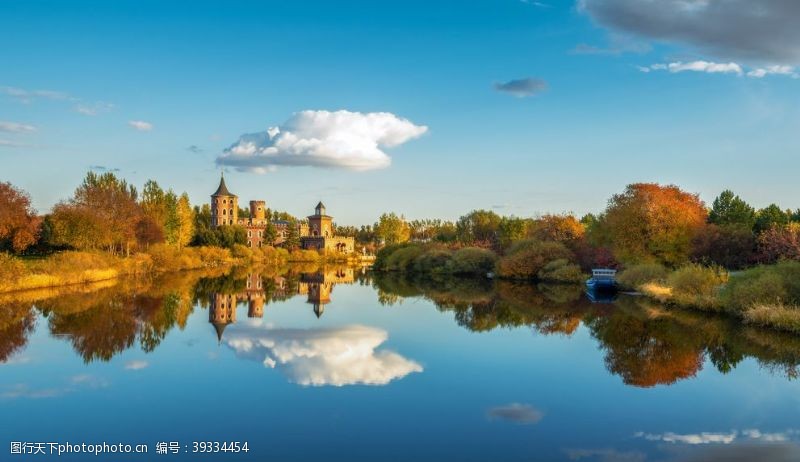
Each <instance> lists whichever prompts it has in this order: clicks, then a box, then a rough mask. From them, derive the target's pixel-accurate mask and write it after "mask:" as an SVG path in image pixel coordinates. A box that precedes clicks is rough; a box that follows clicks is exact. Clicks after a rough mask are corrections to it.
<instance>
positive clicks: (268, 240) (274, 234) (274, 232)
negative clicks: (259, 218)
mask: <svg viewBox="0 0 800 462" xmlns="http://www.w3.org/2000/svg"><path fill="white" fill-rule="evenodd" d="M277 238H278V229H277V228H276V227H275V225H274V224H272V222H271V221H268V222H267V226H266V228H264V238H263V240H264V243H265V244H267V245H275V239H277Z"/></svg>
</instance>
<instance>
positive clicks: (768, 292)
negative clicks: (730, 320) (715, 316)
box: [720, 261, 800, 313]
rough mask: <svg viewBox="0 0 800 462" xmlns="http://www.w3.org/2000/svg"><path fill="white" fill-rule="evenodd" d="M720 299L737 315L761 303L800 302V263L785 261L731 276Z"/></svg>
mask: <svg viewBox="0 0 800 462" xmlns="http://www.w3.org/2000/svg"><path fill="white" fill-rule="evenodd" d="M720 299H721V301H722V304H723V305H724V306H725V308H726V309H728V310H730V311H733V312H736V313H743V312H744V311H746V310H747V309H749V308H751V307H753V306H755V305H759V304H760V305H774V304H779V303H790V304H796V303H800V263H799V262H794V261H784V262H781V263H778V264H777V265H770V266H758V267H755V268H751V269H749V270H746V271H743V272H741V273H739V274H737V275H735V276H734V277H731V279H730V281H729V282H728V284H727V285H726V286H725V288H724V289H723V290H722V292H721V294H720Z"/></svg>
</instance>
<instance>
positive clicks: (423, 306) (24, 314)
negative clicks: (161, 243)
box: [0, 267, 800, 462]
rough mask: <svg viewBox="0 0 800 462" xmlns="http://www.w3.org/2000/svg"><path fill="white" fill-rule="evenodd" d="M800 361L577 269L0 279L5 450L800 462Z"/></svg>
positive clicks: (747, 334)
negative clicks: (487, 274)
mask: <svg viewBox="0 0 800 462" xmlns="http://www.w3.org/2000/svg"><path fill="white" fill-rule="evenodd" d="M798 365H800V337H796V336H790V335H784V334H781V333H777V332H772V331H768V330H761V329H755V328H742V327H739V326H738V325H737V323H736V322H733V321H732V320H730V319H727V318H725V317H720V316H711V315H704V314H698V313H691V312H684V311H675V310H668V309H666V308H665V307H663V306H659V305H657V304H655V303H653V302H650V301H647V300H645V299H643V298H641V297H635V296H627V295H620V296H619V297H618V298H617V299H616V300H606V301H601V302H593V301H591V300H589V299H587V297H586V296H585V295H584V293H583V290H582V288H581V287H572V286H542V285H540V286H536V285H530V284H513V283H507V282H489V281H472V280H463V279H462V280H455V279H442V280H430V279H428V280H412V279H408V278H403V277H398V276H396V275H389V276H385V275H375V274H371V273H369V272H366V271H361V270H353V269H347V268H325V269H318V268H313V267H307V268H294V269H292V271H289V272H284V273H283V274H276V273H275V272H270V271H266V270H259V269H256V268H250V269H248V270H236V271H234V272H233V273H232V274H227V275H223V274H221V273H217V274H213V273H207V274H202V273H185V274H177V275H169V276H165V277H162V278H159V279H157V280H153V281H116V282H113V283H107V284H105V287H102V286H101V287H92V288H72V289H70V290H66V291H61V292H53V291H44V292H37V293H25V294H16V295H5V296H2V297H0V416H1V417H0V418H1V419H2V422H0V436H2V438H0V440H2V441H0V443H2V446H0V460H31V459H33V460H48V459H53V460H56V459H58V460H81V461H83V460H98V461H105V460H109V461H153V460H190V461H203V460H210V461H211V460H213V461H226V460H231V461H234V460H258V461H295V460H296V461H310V460H347V461H382V460H414V461H423V460H424V461H428V460H430V461H443V460H458V461H516V460H524V461H533V460H546V461H550V460H553V461H559V460H566V461H631V462H638V461H689V460H720V461H722V460H777V461H783V460H786V461H788V460H799V459H800V449H798V447H799V446H798V441H800V417H798V415H799V413H798V411H800V382H798V380H796V377H797V374H798V371H800V369H798ZM14 442H25V443H27V444H28V446H26V447H27V448H30V445H31V444H33V443H37V442H40V443H42V442H43V443H49V442H58V443H71V444H76V443H77V444H80V443H87V444H102V443H103V442H107V443H123V444H129V445H134V446H135V445H137V444H146V445H147V446H148V454H146V455H145V454H125V455H120V454H106V455H99V456H94V455H92V456H87V455H85V454H72V455H69V454H65V455H62V456H60V457H57V456H56V455H49V451H50V449H49V448H47V449H46V452H47V454H48V455H41V454H40V455H35V456H34V455H32V454H12V450H10V448H12V449H13V444H12V443H14ZM231 442H238V443H241V444H244V443H245V442H246V443H247V449H248V452H246V453H245V452H243V451H242V452H238V453H236V452H231V451H222V449H224V446H223V444H225V443H227V444H228V445H230V443H231ZM158 443H166V444H165V445H162V446H161V449H162V450H163V449H164V448H165V447H166V448H168V449H167V450H166V452H167V454H157V453H156V450H157V444H158ZM169 443H176V445H174V446H169ZM195 443H198V445H196V444H195ZM199 443H203V446H205V447H206V448H208V449H209V450H214V449H213V447H214V446H215V445H216V443H219V445H220V446H219V449H220V452H218V453H208V452H206V453H193V451H194V450H201V449H202V447H201V446H200V445H199ZM209 443H210V445H211V446H208V444H209ZM241 444H240V445H239V447H240V448H241V447H242V446H241ZM169 448H171V449H169ZM232 448H233V445H230V446H228V449H232ZM172 450H175V451H178V453H177V454H174V453H172Z"/></svg>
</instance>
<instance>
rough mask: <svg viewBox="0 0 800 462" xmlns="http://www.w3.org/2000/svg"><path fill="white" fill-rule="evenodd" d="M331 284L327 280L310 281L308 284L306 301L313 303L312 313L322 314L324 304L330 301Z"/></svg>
mask: <svg viewBox="0 0 800 462" xmlns="http://www.w3.org/2000/svg"><path fill="white" fill-rule="evenodd" d="M332 289H333V284H331V283H327V282H311V283H309V284H308V303H310V304H312V305H314V314H316V315H317V318H319V317H320V316H322V313H323V312H324V311H325V305H327V304H328V303H330V302H331V291H332Z"/></svg>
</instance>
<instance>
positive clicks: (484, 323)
mask: <svg viewBox="0 0 800 462" xmlns="http://www.w3.org/2000/svg"><path fill="white" fill-rule="evenodd" d="M453 279H454V278H450V279H449V280H435V279H422V278H420V279H414V278H409V277H407V276H405V277H404V276H401V275H396V274H376V275H375V276H374V279H373V281H374V284H375V286H376V288H377V290H378V297H379V301H381V303H384V304H390V305H391V304H400V303H402V301H403V299H404V298H407V297H425V298H427V299H429V300H431V301H432V302H433V303H434V304H435V305H436V306H437V308H439V309H440V310H442V311H453V312H454V315H455V320H456V322H457V323H458V324H459V325H460V326H463V327H465V328H467V329H469V330H472V331H476V332H484V331H489V330H492V329H495V328H497V327H505V328H513V327H521V326H529V327H531V328H533V329H534V330H535V331H536V332H538V333H540V334H545V335H549V334H562V335H571V334H573V333H574V332H575V331H576V330H577V329H578V327H579V326H580V325H581V323H583V324H584V325H586V327H587V328H588V329H589V331H590V333H591V334H592V335H593V336H594V337H595V338H596V339H597V340H598V341H599V342H600V346H601V348H602V349H603V350H604V351H605V352H606V358H605V362H606V367H607V368H608V370H609V371H610V372H612V373H613V374H616V375H619V376H620V377H621V378H622V380H623V382H625V383H626V384H629V385H632V386H640V387H652V386H655V385H669V384H673V383H675V382H677V381H680V380H684V379H688V378H691V377H694V376H695V375H696V374H697V373H698V372H699V371H700V370H701V368H702V366H703V362H704V359H705V358H708V359H709V361H710V363H711V364H713V365H714V367H716V368H717V369H718V370H719V371H720V372H722V373H727V372H729V371H731V370H733V369H734V368H735V367H736V366H737V364H739V363H740V362H741V361H742V360H743V359H744V358H747V357H753V358H755V359H756V360H757V361H758V362H759V363H760V364H761V366H762V367H764V368H765V369H768V370H770V371H772V372H774V373H779V374H782V375H785V376H786V377H788V378H790V379H791V378H795V377H797V376H798V372H800V369H799V368H798V365H800V336H795V335H791V334H785V333H782V332H776V331H771V330H766V329H761V328H756V327H750V326H742V325H741V323H740V322H739V321H738V320H736V319H733V318H730V317H726V316H720V315H713V314H708V313H700V312H694V311H683V310H676V309H668V308H666V307H664V306H663V305H659V304H658V303H655V302H652V301H650V300H648V299H645V298H643V297H630V296H629V297H625V296H623V297H620V298H619V299H618V300H617V301H616V302H615V303H614V304H610V305H609V304H604V305H600V304H592V303H589V302H588V301H587V300H586V299H585V297H584V296H583V294H582V287H580V286H570V285H538V286H534V285H532V284H520V283H511V282H506V281H496V282H494V283H493V282H491V281H486V280H482V279H481V280H470V279H456V280H453Z"/></svg>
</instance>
